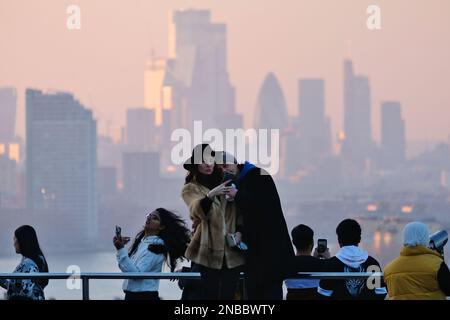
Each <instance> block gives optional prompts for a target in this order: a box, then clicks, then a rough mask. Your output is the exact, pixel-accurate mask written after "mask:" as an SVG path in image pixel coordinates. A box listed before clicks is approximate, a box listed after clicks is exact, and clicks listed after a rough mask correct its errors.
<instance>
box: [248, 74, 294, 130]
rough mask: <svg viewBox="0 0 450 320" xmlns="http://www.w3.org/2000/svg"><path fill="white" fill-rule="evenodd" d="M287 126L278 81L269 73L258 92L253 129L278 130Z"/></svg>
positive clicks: (285, 106) (284, 105)
mask: <svg viewBox="0 0 450 320" xmlns="http://www.w3.org/2000/svg"><path fill="white" fill-rule="evenodd" d="M287 125H288V114H287V105H286V99H285V98H284V94H283V90H282V89H281V86H280V83H279V82H278V79H277V78H276V77H275V75H274V74H273V73H269V74H268V75H267V76H266V78H265V79H264V82H263V84H262V86H261V89H260V90H259V94H258V100H257V103H256V110H255V119H254V127H255V128H256V129H269V130H270V129H278V130H280V131H283V130H284V129H286V127H287Z"/></svg>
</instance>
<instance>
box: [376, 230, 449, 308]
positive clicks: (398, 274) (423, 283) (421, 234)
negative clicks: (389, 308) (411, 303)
mask: <svg viewBox="0 0 450 320" xmlns="http://www.w3.org/2000/svg"><path fill="white" fill-rule="evenodd" d="M429 242H430V238H429V235H428V228H427V226H426V225H425V224H423V223H421V222H417V221H415V222H411V223H409V224H407V225H406V226H405V228H404V229H403V245H404V247H403V248H402V250H401V252H400V256H399V257H397V258H396V259H394V260H393V261H392V262H390V263H389V264H388V265H387V266H386V268H385V270H384V279H385V281H386V284H387V287H388V294H389V299H392V300H428V299H432V300H437V299H439V300H441V299H442V300H443V299H446V296H450V271H449V269H448V266H447V265H446V264H445V261H444V259H443V257H442V256H441V255H440V254H439V253H438V252H436V251H434V250H431V249H429V248H428V247H427V246H428V244H429Z"/></svg>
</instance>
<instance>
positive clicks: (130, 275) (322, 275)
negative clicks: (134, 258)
mask: <svg viewBox="0 0 450 320" xmlns="http://www.w3.org/2000/svg"><path fill="white" fill-rule="evenodd" d="M241 277H245V275H244V274H243V273H241ZM369 277H383V273H382V272H361V273H357V272H355V273H346V272H299V273H298V275H297V276H295V277H289V278H292V279H296V278H300V279H361V278H362V279H365V278H369ZM68 278H78V279H169V280H171V279H199V278H200V273H199V272H167V273H163V272H118V273H102V272H91V273H89V272H82V273H79V274H75V273H37V272H36V273H0V279H68Z"/></svg>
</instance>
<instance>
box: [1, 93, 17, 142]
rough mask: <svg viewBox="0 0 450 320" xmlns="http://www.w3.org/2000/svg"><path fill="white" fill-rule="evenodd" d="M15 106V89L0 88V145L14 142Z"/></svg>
mask: <svg viewBox="0 0 450 320" xmlns="http://www.w3.org/2000/svg"><path fill="white" fill-rule="evenodd" d="M16 104H17V94H16V89H14V88H0V143H3V144H8V143H11V142H13V140H14V137H15V129H16Z"/></svg>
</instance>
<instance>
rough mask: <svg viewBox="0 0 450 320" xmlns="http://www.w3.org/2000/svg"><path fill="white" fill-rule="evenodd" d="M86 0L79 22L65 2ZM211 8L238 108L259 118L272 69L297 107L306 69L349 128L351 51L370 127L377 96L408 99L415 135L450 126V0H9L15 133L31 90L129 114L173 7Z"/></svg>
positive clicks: (336, 121)
mask: <svg viewBox="0 0 450 320" xmlns="http://www.w3.org/2000/svg"><path fill="white" fill-rule="evenodd" d="M70 4H77V5H79V6H80V7H81V14H82V15H81V24H82V28H81V30H79V31H69V30H67V28H66V19H67V17H68V15H67V14H66V8H67V6H68V5H70ZM370 4H376V5H379V6H380V7H381V14H382V29H381V30H379V31H370V30H368V29H367V27H366V19H367V17H368V15H367V13H366V8H367V7H368V5H370ZM177 8H197V9H211V11H212V17H213V21H215V22H224V23H226V24H227V26H228V53H229V59H228V61H229V72H230V77H231V81H232V83H233V84H234V85H235V87H236V89H237V107H238V111H240V112H244V113H245V116H246V124H247V125H249V124H250V123H251V122H252V113H253V110H254V107H255V103H256V97H257V93H258V90H259V87H260V86H261V83H262V81H263V79H264V77H265V75H266V74H267V73H268V72H270V71H273V72H274V73H275V74H276V75H277V77H278V79H279V80H280V83H281V85H282V87H283V89H284V93H285V95H286V99H287V102H288V105H289V112H290V114H296V113H297V108H298V106H297V94H298V93H297V81H298V79H299V78H306V77H322V78H324V79H325V80H326V109H327V114H328V115H330V116H331V117H332V125H333V134H335V133H336V132H337V131H338V130H340V129H342V114H343V112H342V111H343V105H342V61H343V59H344V58H345V57H350V58H352V59H353V61H354V66H355V69H356V72H357V73H360V74H365V75H368V76H369V77H370V83H371V88H372V103H373V111H372V115H373V119H374V123H373V133H374V135H375V137H376V138H377V139H378V135H379V130H378V126H379V124H378V119H379V105H380V102H381V101H383V100H391V99H394V100H399V101H400V102H401V103H402V105H403V114H404V117H405V119H406V121H407V124H406V125H407V126H406V132H407V137H408V138H409V139H442V140H443V139H445V140H446V139H447V137H448V135H449V134H450V86H449V76H450V41H449V39H450V1H449V0H427V1H425V0H370V1H367V0H339V1H336V0H197V1H187V0H186V1H185V0H126V1H125V0H71V1H67V0H39V1H33V0H0V39H1V40H0V86H15V87H17V88H18V89H19V93H20V94H21V96H20V99H19V120H18V132H19V133H20V134H22V135H23V133H24V110H23V109H24V101H23V100H24V98H23V94H24V89H25V88H26V87H36V88H42V89H46V88H52V89H58V90H66V91H71V92H73V93H74V94H75V96H76V97H77V98H79V99H80V100H81V102H82V103H84V104H85V105H86V106H88V107H90V108H92V109H94V114H95V116H96V117H97V118H98V119H99V131H100V132H105V130H106V123H107V121H110V122H111V125H112V126H115V127H118V126H120V125H123V124H124V118H125V110H126V109H127V108H129V107H137V106H142V105H143V102H144V92H143V90H144V68H145V61H146V59H148V58H149V56H150V53H151V51H152V49H153V50H154V51H155V53H156V55H157V56H161V57H165V56H166V55H167V38H168V12H169V11H170V10H172V9H177Z"/></svg>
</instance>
